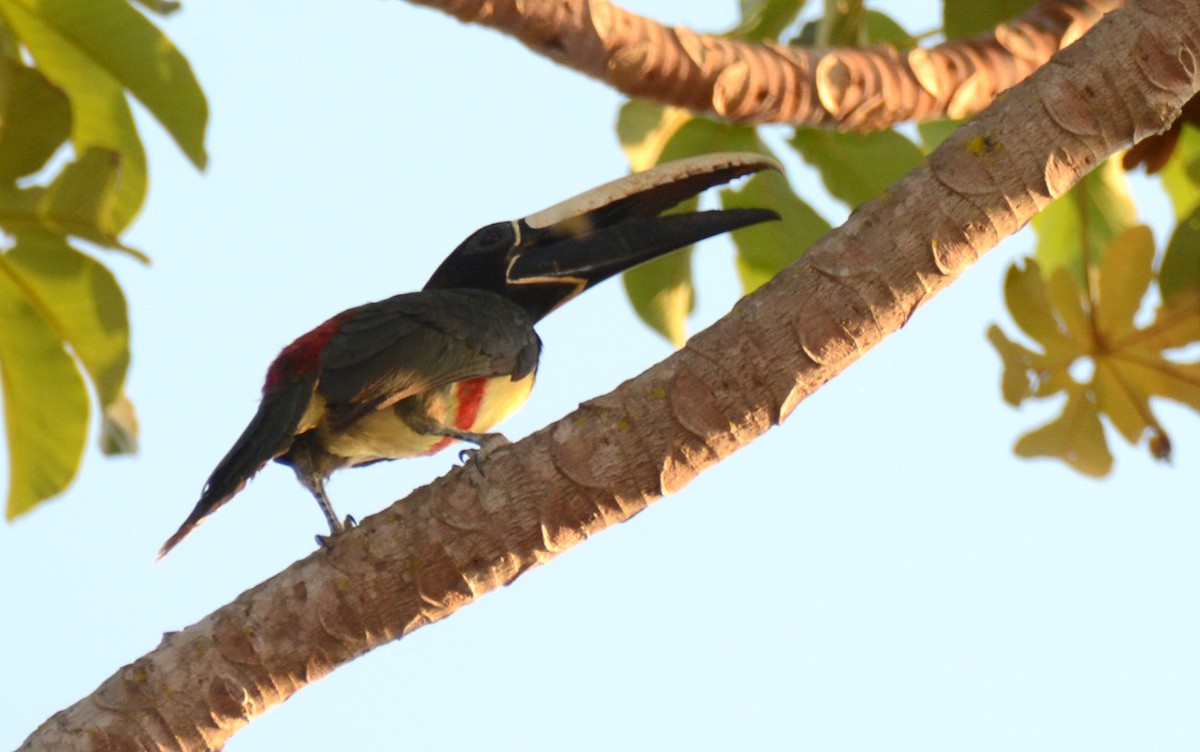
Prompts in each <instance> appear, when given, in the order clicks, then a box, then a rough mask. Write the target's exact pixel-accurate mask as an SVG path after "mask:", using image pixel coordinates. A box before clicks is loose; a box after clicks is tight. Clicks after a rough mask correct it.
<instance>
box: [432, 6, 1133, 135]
mask: <svg viewBox="0 0 1200 752" xmlns="http://www.w3.org/2000/svg"><path fill="white" fill-rule="evenodd" d="M409 1H410V2H412V3H415V4H417V5H428V6H430V7H433V8H437V9H439V10H442V11H445V12H446V13H449V14H451V15H453V16H455V17H456V18H458V19H459V20H461V21H466V22H470V23H477V24H482V25H484V26H490V27H492V28H494V29H498V30H500V31H502V32H504V33H505V34H509V35H511V36H513V37H515V38H516V39H518V40H520V41H521V42H522V43H524V44H525V45H526V46H527V47H529V48H530V49H532V50H533V51H534V52H537V53H539V54H542V55H545V56H546V57H548V58H550V59H551V60H554V61H555V62H558V63H561V64H562V65H565V66H568V67H570V68H574V69H575V70H577V71H580V72H582V73H586V74H587V75H589V76H592V77H593V78H597V79H599V80H601V81H603V82H604V83H606V84H608V85H610V86H612V87H613V88H615V89H617V90H618V91H621V92H623V93H625V94H628V95H630V96H633V97H641V98H643V99H649V100H651V101H654V102H658V103H660V104H666V105H674V106H677V107H683V108H686V109H689V110H693V111H695V112H701V113H709V114H713V115H716V116H717V117H720V118H723V119H725V120H728V121H731V122H735V123H768V122H770V123H791V124H794V125H806V126H836V127H838V128H840V129H844V130H863V131H866V130H878V129H882V128H889V127H891V126H893V125H895V124H897V123H902V122H908V121H915V122H924V121H926V120H937V119H939V118H945V117H950V118H962V117H966V116H968V115H973V114H975V113H977V112H979V111H980V110H982V109H983V108H984V107H986V106H987V105H988V104H990V103H991V101H992V100H993V99H994V98H995V96H996V94H997V93H999V92H1001V91H1003V90H1005V89H1008V88H1009V87H1011V86H1014V85H1015V84H1017V83H1018V82H1020V81H1022V80H1023V79H1024V78H1025V77H1026V76H1028V75H1029V74H1031V73H1033V71H1035V70H1037V68H1038V67H1039V66H1041V65H1042V64H1044V63H1045V62H1046V61H1047V60H1049V59H1050V56H1051V55H1052V54H1054V53H1055V52H1057V51H1058V50H1059V49H1061V48H1063V47H1065V46H1067V45H1068V44H1070V43H1071V42H1073V41H1075V40H1076V39H1078V38H1079V36H1080V35H1082V34H1083V33H1084V32H1085V31H1087V30H1088V29H1089V28H1090V27H1091V26H1092V25H1093V24H1094V23H1096V21H1098V20H1099V19H1100V17H1101V16H1102V15H1104V14H1105V13H1107V12H1109V11H1111V10H1113V9H1114V8H1117V7H1119V6H1120V5H1121V4H1122V0H1043V2H1041V3H1039V4H1038V5H1035V6H1034V7H1033V8H1032V9H1031V10H1030V11H1029V12H1027V13H1025V14H1024V15H1022V16H1019V17H1018V18H1015V19H1013V21H1012V22H1010V23H1008V24H1004V25H1002V26H1001V27H999V28H997V29H996V30H995V32H994V33H992V34H988V35H986V36H982V37H979V38H977V39H971V40H956V41H951V42H945V43H943V44H939V45H936V46H934V47H931V48H929V49H924V48H917V49H913V50H906V51H898V50H896V49H894V48H892V47H887V46H880V47H872V48H869V49H859V48H849V47H848V48H836V49H817V48H805V47H790V46H786V45H780V44H773V43H766V44H750V43H747V42H741V41H738V40H736V39H731V38H729V37H723V36H716V35H711V34H697V33H696V32H693V31H691V30H689V29H686V28H683V27H678V26H677V27H674V28H667V27H665V26H663V25H662V24H659V23H657V22H655V21H653V20H651V19H648V18H645V17H643V16H639V15H637V14H636V13H630V12H629V11H626V10H623V9H621V8H619V7H617V6H615V5H613V4H611V3H609V2H608V1H607V0H409Z"/></svg>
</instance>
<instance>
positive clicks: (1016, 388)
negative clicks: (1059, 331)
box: [987, 324, 1066, 407]
mask: <svg viewBox="0 0 1200 752" xmlns="http://www.w3.org/2000/svg"><path fill="white" fill-rule="evenodd" d="M987 337H988V340H989V341H990V342H991V343H992V347H995V348H996V352H997V353H999V355H1000V360H1001V361H1002V362H1003V364H1004V368H1003V371H1002V373H1001V377H1000V393H1001V394H1002V395H1003V397H1004V401H1005V402H1007V403H1008V404H1010V405H1012V406H1013V407H1016V406H1018V405H1020V404H1021V403H1022V402H1024V401H1025V400H1026V399H1029V398H1030V397H1037V396H1044V395H1043V394H1042V389H1041V386H1042V384H1043V383H1044V382H1046V381H1047V380H1049V379H1051V378H1052V377H1054V376H1055V375H1058V376H1059V380H1058V381H1057V382H1056V384H1055V386H1056V387H1057V388H1056V389H1054V391H1058V389H1061V388H1062V386H1063V385H1064V383H1065V382H1063V381H1062V376H1063V375H1065V373H1066V367H1065V364H1064V363H1062V362H1057V363H1056V362H1054V361H1051V360H1050V359H1049V358H1047V357H1046V356H1045V355H1043V354H1041V353H1035V352H1033V351H1032V350H1030V349H1028V348H1026V347H1023V346H1021V345H1019V344H1017V343H1016V342H1013V341H1012V340H1010V339H1009V338H1008V337H1006V336H1005V335H1004V332H1003V331H1002V330H1001V329H1000V327H998V326H996V325H994V324H993V325H992V326H990V327H988V332H987Z"/></svg>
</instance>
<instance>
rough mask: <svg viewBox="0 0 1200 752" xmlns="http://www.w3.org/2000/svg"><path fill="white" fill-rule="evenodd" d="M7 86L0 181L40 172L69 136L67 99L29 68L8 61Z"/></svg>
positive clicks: (0, 118) (1, 114)
mask: <svg viewBox="0 0 1200 752" xmlns="http://www.w3.org/2000/svg"><path fill="white" fill-rule="evenodd" d="M7 64H8V68H9V73H8V87H7V90H6V91H5V92H4V98H3V102H2V104H0V106H2V107H3V109H2V110H0V182H4V183H9V182H13V181H15V180H16V179H17V178H19V177H23V176H25V175H28V174H30V173H33V172H37V171H38V170H40V169H41V168H42V167H43V166H44V165H45V164H46V162H47V160H49V159H50V157H52V156H53V155H54V152H56V151H58V148H59V147H60V146H62V145H63V144H64V143H65V142H66V140H67V138H68V137H69V136H70V135H71V107H70V104H69V103H68V102H67V98H66V96H65V95H64V94H63V93H62V91H60V90H59V89H57V88H56V87H55V86H54V85H53V84H51V83H50V82H49V81H47V80H46V78H45V77H44V76H43V75H42V74H41V73H38V72H37V71H36V70H34V69H32V68H26V67H25V66H23V65H20V64H19V63H15V62H13V61H11V60H9V61H8V62H7Z"/></svg>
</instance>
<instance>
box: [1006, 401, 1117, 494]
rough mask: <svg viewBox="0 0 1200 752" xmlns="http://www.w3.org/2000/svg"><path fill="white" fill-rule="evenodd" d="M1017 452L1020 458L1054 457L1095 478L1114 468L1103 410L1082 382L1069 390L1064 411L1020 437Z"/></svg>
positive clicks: (1106, 473)
mask: <svg viewBox="0 0 1200 752" xmlns="http://www.w3.org/2000/svg"><path fill="white" fill-rule="evenodd" d="M1014 451H1015V452H1016V453H1017V456H1019V457H1028V458H1032V457H1055V458H1057V459H1060V460H1062V461H1063V462H1066V463H1067V464H1069V465H1070V466H1071V467H1073V468H1075V469H1076V470H1077V471H1079V472H1081V473H1083V474H1085V475H1090V476H1092V477H1096V478H1099V477H1103V476H1105V475H1108V473H1109V471H1110V470H1111V469H1112V462H1113V458H1112V453H1110V452H1109V450H1108V442H1107V441H1105V439H1104V426H1102V425H1101V424H1100V413H1099V412H1098V411H1097V410H1096V406H1095V405H1093V404H1092V402H1091V401H1090V400H1089V399H1088V397H1087V393H1086V390H1085V389H1084V388H1083V387H1082V386H1079V385H1074V386H1073V387H1072V388H1071V389H1069V390H1068V391H1067V404H1066V406H1065V407H1063V411H1062V414H1061V415H1060V416H1059V417H1057V418H1055V419H1054V420H1053V421H1051V422H1050V423H1047V424H1046V425H1044V426H1042V427H1041V428H1038V429H1035V430H1033V431H1030V432H1029V433H1027V434H1025V435H1024V436H1022V437H1021V438H1020V439H1018V440H1017V444H1016V446H1015V447H1014Z"/></svg>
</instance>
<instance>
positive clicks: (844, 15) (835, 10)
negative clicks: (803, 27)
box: [817, 0, 865, 47]
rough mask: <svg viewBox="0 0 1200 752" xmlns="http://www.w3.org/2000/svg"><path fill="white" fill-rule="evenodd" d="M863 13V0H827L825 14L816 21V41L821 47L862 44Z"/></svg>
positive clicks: (863, 38) (863, 39) (856, 45)
mask: <svg viewBox="0 0 1200 752" xmlns="http://www.w3.org/2000/svg"><path fill="white" fill-rule="evenodd" d="M864 15H865V14H864V11H863V0H837V1H836V2H828V0H827V2H826V3H825V15H824V16H822V17H821V19H820V20H819V21H818V31H817V43H818V44H819V45H820V46H822V47H858V46H862V44H863V42H864V41H865V37H864V34H863V20H864V18H863V17H864Z"/></svg>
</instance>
